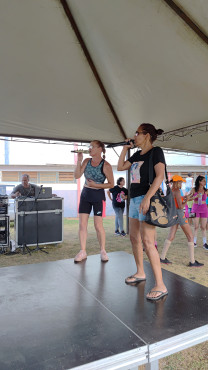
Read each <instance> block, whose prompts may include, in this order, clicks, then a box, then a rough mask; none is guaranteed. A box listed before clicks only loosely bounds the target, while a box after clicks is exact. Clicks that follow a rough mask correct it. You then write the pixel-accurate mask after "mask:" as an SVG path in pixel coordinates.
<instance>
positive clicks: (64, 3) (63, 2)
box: [60, 0, 127, 139]
mask: <svg viewBox="0 0 208 370" xmlns="http://www.w3.org/2000/svg"><path fill="white" fill-rule="evenodd" d="M60 3H61V5H62V6H63V9H64V11H65V14H66V16H67V18H68V20H69V22H70V24H71V27H72V29H73V30H74V33H75V35H76V37H77V39H78V41H79V43H80V46H81V48H82V50H83V53H84V55H85V57H86V59H87V62H88V64H89V66H90V68H91V70H92V72H93V74H94V77H95V79H96V81H97V83H98V85H99V87H100V89H101V91H102V93H103V96H104V98H105V100H106V102H107V104H108V107H109V109H110V111H111V113H112V115H113V117H114V119H115V121H116V123H117V126H118V128H119V130H120V132H121V134H122V136H123V138H124V139H126V138H127V135H126V133H125V131H124V129H123V127H122V125H121V122H120V120H119V118H118V116H117V114H116V112H115V109H114V107H113V104H112V103H111V100H110V98H109V96H108V93H107V91H106V89H105V87H104V85H103V82H102V80H101V78H100V75H99V73H98V71H97V68H96V67H95V64H94V62H93V60H92V57H91V55H90V53H89V50H88V48H87V46H86V44H85V42H84V40H83V37H82V35H81V32H80V31H79V28H78V26H77V24H76V22H75V19H74V17H73V15H72V13H71V10H70V8H69V5H68V3H67V1H66V0H60Z"/></svg>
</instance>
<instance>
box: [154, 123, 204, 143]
mask: <svg viewBox="0 0 208 370" xmlns="http://www.w3.org/2000/svg"><path fill="white" fill-rule="evenodd" d="M200 132H208V121H205V122H200V123H196V124H194V125H190V126H186V127H183V128H179V129H177V130H172V131H167V132H165V133H164V134H162V135H160V136H159V137H158V139H157V140H158V141H169V140H171V137H172V136H178V137H185V136H188V135H190V136H193V135H196V134H197V133H200Z"/></svg>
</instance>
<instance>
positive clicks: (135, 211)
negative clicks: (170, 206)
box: [129, 195, 146, 221]
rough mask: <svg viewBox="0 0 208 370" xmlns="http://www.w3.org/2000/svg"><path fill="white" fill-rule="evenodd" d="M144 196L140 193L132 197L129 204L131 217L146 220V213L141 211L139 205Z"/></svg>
mask: <svg viewBox="0 0 208 370" xmlns="http://www.w3.org/2000/svg"><path fill="white" fill-rule="evenodd" d="M144 197H145V196H144V195H140V196H139V197H135V198H131V200H130V205H129V217H131V218H136V219H137V220H138V221H146V215H143V213H142V212H141V213H139V207H140V204H141V202H142V200H143V199H144Z"/></svg>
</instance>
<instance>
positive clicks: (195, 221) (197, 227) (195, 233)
mask: <svg viewBox="0 0 208 370" xmlns="http://www.w3.org/2000/svg"><path fill="white" fill-rule="evenodd" d="M198 229H199V217H195V218H194V244H195V245H196V242H197V234H198Z"/></svg>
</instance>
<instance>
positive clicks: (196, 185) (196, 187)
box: [195, 175, 207, 191]
mask: <svg viewBox="0 0 208 370" xmlns="http://www.w3.org/2000/svg"><path fill="white" fill-rule="evenodd" d="M203 179H205V177H204V176H202V175H199V176H198V177H197V178H196V181H195V190H196V191H198V190H199V182H200V181H202V180H203ZM204 190H205V191H206V190H207V189H206V188H205V186H204Z"/></svg>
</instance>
